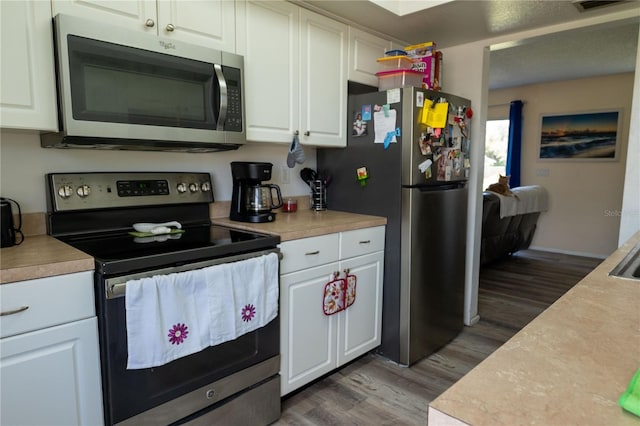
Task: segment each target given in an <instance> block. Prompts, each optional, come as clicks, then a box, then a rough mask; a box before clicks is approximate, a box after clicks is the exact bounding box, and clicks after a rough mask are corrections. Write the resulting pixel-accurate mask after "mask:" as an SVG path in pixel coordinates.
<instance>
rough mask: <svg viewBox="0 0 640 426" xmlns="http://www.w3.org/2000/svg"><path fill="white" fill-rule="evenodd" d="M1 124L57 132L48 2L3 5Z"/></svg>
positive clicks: (0, 14) (0, 4)
mask: <svg viewBox="0 0 640 426" xmlns="http://www.w3.org/2000/svg"><path fill="white" fill-rule="evenodd" d="M0 19H1V21H0V22H1V25H0V46H1V49H2V50H1V57H0V75H2V80H1V82H0V123H2V127H3V128H8V129H35V130H48V131H57V130H58V122H57V112H56V86H55V75H54V68H53V31H52V27H51V9H50V5H49V2H45V1H37V0H34V1H0Z"/></svg>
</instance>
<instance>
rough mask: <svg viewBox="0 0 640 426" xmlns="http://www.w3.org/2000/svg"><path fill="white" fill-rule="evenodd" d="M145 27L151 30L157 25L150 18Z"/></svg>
mask: <svg viewBox="0 0 640 426" xmlns="http://www.w3.org/2000/svg"><path fill="white" fill-rule="evenodd" d="M144 25H145V26H147V27H149V28H153V27H154V26H155V25H156V23H155V21H154V20H153V19H151V18H149V19H147V20H146V21H144Z"/></svg>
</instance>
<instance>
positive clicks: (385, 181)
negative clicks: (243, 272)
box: [317, 88, 472, 365]
mask: <svg viewBox="0 0 640 426" xmlns="http://www.w3.org/2000/svg"><path fill="white" fill-rule="evenodd" d="M348 114H349V117H348V123H349V132H348V134H349V136H348V139H347V147H346V148H324V149H318V151H317V158H318V172H319V173H320V174H321V175H323V176H325V178H326V179H327V181H328V182H329V185H328V188H327V207H328V208H329V209H331V210H342V211H349V212H354V213H362V214H371V215H379V216H386V217H387V230H386V241H385V242H386V245H385V262H384V291H383V311H382V344H381V346H380V348H379V349H378V351H379V353H381V354H382V355H384V356H386V357H388V358H389V359H391V360H394V361H396V362H398V363H400V364H403V365H411V364H413V363H415V362H416V361H418V360H420V359H422V358H424V357H425V356H428V355H430V354H431V353H433V352H435V351H437V350H438V349H440V348H441V347H442V346H444V345H445V344H446V343H448V342H449V341H450V340H452V339H453V338H455V337H456V336H457V335H458V333H459V332H460V331H461V330H462V327H463V306H464V283H465V244H466V221H467V185H466V181H467V179H468V176H469V167H470V163H469V144H470V141H469V133H468V132H469V129H470V127H471V126H470V120H471V116H472V111H471V103H470V101H469V100H467V99H464V98H461V97H458V96H454V95H451V94H447V93H443V92H434V91H429V90H422V89H417V88H403V89H396V90H391V91H381V92H374V93H367V94H360V95H350V96H349V101H348ZM443 114H444V121H443ZM436 126H442V127H436ZM363 168H364V169H363Z"/></svg>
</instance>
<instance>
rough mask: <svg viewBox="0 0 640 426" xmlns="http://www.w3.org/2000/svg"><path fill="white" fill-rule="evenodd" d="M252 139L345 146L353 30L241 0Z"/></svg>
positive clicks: (288, 7) (281, 5) (279, 5)
mask: <svg viewBox="0 0 640 426" xmlns="http://www.w3.org/2000/svg"><path fill="white" fill-rule="evenodd" d="M238 5H239V6H240V7H242V8H243V9H244V10H242V11H241V13H239V14H238V16H240V18H239V19H238V21H237V34H236V37H237V41H238V53H240V54H242V55H244V57H245V87H246V91H245V93H246V94H247V97H246V116H247V117H246V122H247V139H248V140H251V141H256V142H282V143H290V142H291V139H292V137H293V134H294V133H295V132H298V134H299V139H300V142H301V143H302V144H304V145H313V146H344V145H345V143H346V137H345V128H346V116H345V110H346V102H347V92H346V88H347V77H346V60H347V26H346V25H343V24H341V23H339V22H336V21H334V20H332V19H328V18H325V17H323V16H321V15H318V14H316V13H313V12H309V11H307V10H304V9H301V8H299V7H298V6H296V5H293V4H291V3H288V2H285V1H269V2H264V1H247V2H239V3H238Z"/></svg>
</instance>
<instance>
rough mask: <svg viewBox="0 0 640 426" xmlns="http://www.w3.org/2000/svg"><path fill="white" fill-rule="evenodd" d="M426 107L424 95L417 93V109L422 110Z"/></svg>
mask: <svg viewBox="0 0 640 426" xmlns="http://www.w3.org/2000/svg"><path fill="white" fill-rule="evenodd" d="M423 106H424V93H422V92H416V107H418V108H422V107H423Z"/></svg>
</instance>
